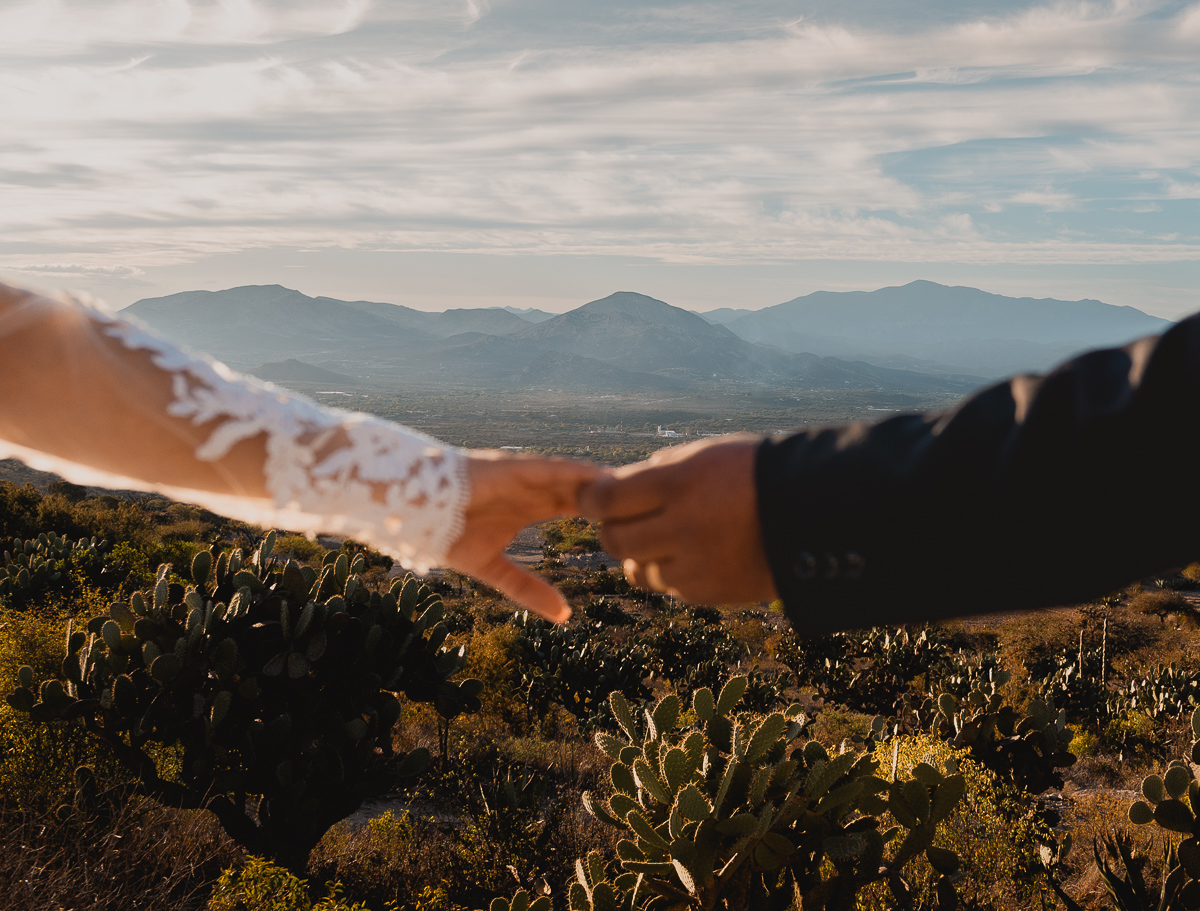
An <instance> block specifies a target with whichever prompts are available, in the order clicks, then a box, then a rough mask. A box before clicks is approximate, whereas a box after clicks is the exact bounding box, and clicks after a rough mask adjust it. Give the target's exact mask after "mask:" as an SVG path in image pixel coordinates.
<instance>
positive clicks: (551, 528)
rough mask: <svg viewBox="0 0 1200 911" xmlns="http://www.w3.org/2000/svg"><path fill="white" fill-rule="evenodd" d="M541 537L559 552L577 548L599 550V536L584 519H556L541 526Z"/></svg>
mask: <svg viewBox="0 0 1200 911" xmlns="http://www.w3.org/2000/svg"><path fill="white" fill-rule="evenodd" d="M542 537H544V538H545V539H546V543H547V544H549V545H550V546H551V547H553V548H554V549H555V550H556V551H558V552H559V553H566V552H567V551H569V550H574V549H575V548H579V549H580V550H586V551H591V552H595V551H598V550H600V538H599V536H597V534H596V529H595V528H593V527H592V526H591V525H590V524H588V522H587V520H586V519H558V520H556V521H554V522H547V523H546V524H545V525H543V526H542Z"/></svg>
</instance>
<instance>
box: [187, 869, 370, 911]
mask: <svg viewBox="0 0 1200 911" xmlns="http://www.w3.org/2000/svg"><path fill="white" fill-rule="evenodd" d="M208 911H369V909H368V908H367V906H366V905H362V904H351V903H349V902H348V901H347V900H346V899H345V897H344V896H343V890H342V886H341V884H340V883H336V882H335V883H333V884H332V885H331V886H329V889H328V893H327V894H326V896H325V898H323V899H321V900H320V901H318V902H313V900H312V898H310V897H309V894H308V883H307V882H306V881H305V880H303V879H300V878H298V877H297V876H295V874H293V873H291V872H289V871H288V870H287V869H286V868H285V867H280V866H276V865H275V864H273V863H271V862H270V861H268V860H263V859H262V858H259V857H253V856H251V857H248V858H246V863H245V864H244V865H243V866H242V867H241V868H240V869H236V868H231V869H229V870H226V871H225V872H224V873H223V874H221V878H220V880H219V881H218V882H217V886H216V888H215V889H214V890H213V894H212V898H211V899H209V902H208Z"/></svg>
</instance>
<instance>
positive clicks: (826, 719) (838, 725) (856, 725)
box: [808, 705, 872, 750]
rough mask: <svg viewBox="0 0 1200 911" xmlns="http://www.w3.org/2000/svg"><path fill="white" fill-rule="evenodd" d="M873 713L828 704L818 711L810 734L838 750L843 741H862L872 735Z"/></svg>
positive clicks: (818, 740)
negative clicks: (866, 713)
mask: <svg viewBox="0 0 1200 911" xmlns="http://www.w3.org/2000/svg"><path fill="white" fill-rule="evenodd" d="M871 719H872V716H871V715H864V714H863V713H862V712H856V711H854V710H853V709H848V708H846V707H845V706H840V705H826V706H824V707H823V708H822V709H821V711H820V712H818V713H817V716H816V718H815V720H814V721H813V724H812V727H811V728H810V729H809V732H808V735H809V736H810V737H812V739H813V740H816V741H817V742H818V743H822V744H824V745H825V746H827V747H829V748H831V749H834V750H837V749H838V748H840V747H841V745H842V744H843V743H861V742H862V741H864V740H866V739H867V738H868V737H870V736H871V733H872V731H871Z"/></svg>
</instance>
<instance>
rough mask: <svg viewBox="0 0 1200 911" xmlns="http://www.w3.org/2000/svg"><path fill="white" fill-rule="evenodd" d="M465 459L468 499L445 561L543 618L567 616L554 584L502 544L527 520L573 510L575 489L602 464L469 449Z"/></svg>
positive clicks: (590, 479) (599, 470)
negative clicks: (518, 561) (510, 554)
mask: <svg viewBox="0 0 1200 911" xmlns="http://www.w3.org/2000/svg"><path fill="white" fill-rule="evenodd" d="M467 460H468V462H467V474H468V478H469V481H470V485H471V499H470V502H469V503H468V504H467V510H466V516H465V525H464V528H463V534H462V537H461V538H459V539H458V541H457V542H455V544H454V546H453V547H451V548H450V554H449V562H450V565H451V566H453V567H454V568H455V569H459V570H462V571H463V572H464V573H467V574H468V575H471V576H474V577H475V578H476V579H478V580H479V581H481V582H485V583H487V584H488V585H490V586H492V587H493V588H496V589H499V590H500V591H502V592H503V593H504V594H505V595H507V596H508V597H509V598H512V599H513V600H514V601H516V602H518V603H520V604H523V605H525V606H526V607H528V608H529V609H530V610H532V611H534V612H535V613H538V614H541V615H542V616H543V617H545V618H547V619H548V620H554V621H556V622H559V623H561V622H563V621H564V620H566V619H568V618H569V617H570V616H571V608H570V607H568V606H567V602H566V601H565V600H564V599H563V597H562V595H560V594H559V593H558V592H557V591H555V590H554V586H552V585H551V584H550V583H548V582H546V581H545V580H544V579H541V578H539V577H538V576H535V575H534V574H533V573H530V572H527V571H526V570H523V569H520V568H519V567H518V566H517V565H516V564H515V563H513V562H512V560H510V559H509V558H508V557H507V556H505V554H504V548H505V547H507V546H508V544H509V542H510V541H512V539H513V536H514V535H515V534H516V533H517V532H519V531H520V530H521V529H522V528H524V527H525V526H526V525H529V524H530V523H531V522H540V521H542V520H544V519H552V518H554V517H555V516H561V515H577V514H578V513H579V507H578V497H579V492H580V490H581V489H582V488H583V487H584V486H585V485H587V484H588V483H591V482H593V481H596V480H599V479H600V478H602V477H604V476H605V474H606V473H607V470H606V469H603V468H600V467H599V466H596V465H589V464H587V463H586V462H573V461H570V460H569V459H549V458H540V457H537V456H518V455H508V454H506V453H502V452H495V451H490V450H477V451H473V452H469V453H467Z"/></svg>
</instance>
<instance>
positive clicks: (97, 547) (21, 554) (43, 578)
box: [0, 531, 109, 609]
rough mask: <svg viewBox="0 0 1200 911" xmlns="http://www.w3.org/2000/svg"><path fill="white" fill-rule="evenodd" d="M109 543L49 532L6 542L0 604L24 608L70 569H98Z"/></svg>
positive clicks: (56, 584)
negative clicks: (71, 537) (75, 538)
mask: <svg viewBox="0 0 1200 911" xmlns="http://www.w3.org/2000/svg"><path fill="white" fill-rule="evenodd" d="M108 549H109V548H108V542H107V541H101V540H98V539H96V538H95V537H92V538H80V539H79V540H78V541H71V540H69V539H67V538H64V537H61V536H60V535H57V534H55V533H54V532H52V531H48V532H43V533H42V534H40V535H38V536H37V537H36V538H29V539H28V540H21V539H20V538H13V539H11V540H10V541H7V542H6V546H5V549H4V562H3V565H2V567H0V606H3V607H9V608H17V609H20V608H24V607H27V606H28V605H29V604H30V603H31V602H32V601H34V600H36V599H37V598H39V597H41V596H42V595H44V594H46V593H47V592H49V591H52V590H54V589H55V588H58V587H61V586H62V585H64V583H66V582H68V581H69V580H68V579H67V578H66V574H67V573H68V572H69V571H70V570H71V569H72V568H80V569H96V570H97V571H100V570H101V569H102V568H103V567H102V565H101V563H102V560H103V558H104V555H105V554H106V553H107V552H108Z"/></svg>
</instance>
